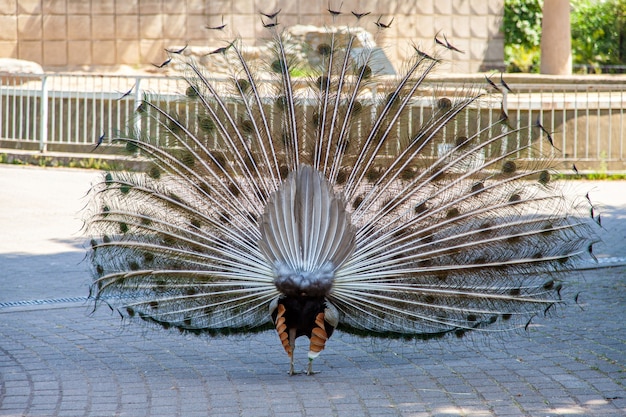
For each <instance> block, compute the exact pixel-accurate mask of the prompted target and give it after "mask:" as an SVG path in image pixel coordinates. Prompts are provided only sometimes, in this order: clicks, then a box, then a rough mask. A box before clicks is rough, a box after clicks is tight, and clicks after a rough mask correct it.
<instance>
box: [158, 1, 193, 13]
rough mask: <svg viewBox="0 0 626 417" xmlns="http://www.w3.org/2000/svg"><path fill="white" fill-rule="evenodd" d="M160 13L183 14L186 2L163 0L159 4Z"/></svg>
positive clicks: (185, 10) (185, 9)
mask: <svg viewBox="0 0 626 417" xmlns="http://www.w3.org/2000/svg"><path fill="white" fill-rule="evenodd" d="M161 7H162V10H161V11H162V13H163V14H164V15H165V14H185V13H187V10H188V9H187V3H185V2H182V1H181V2H178V1H165V2H163V4H162V5H161Z"/></svg>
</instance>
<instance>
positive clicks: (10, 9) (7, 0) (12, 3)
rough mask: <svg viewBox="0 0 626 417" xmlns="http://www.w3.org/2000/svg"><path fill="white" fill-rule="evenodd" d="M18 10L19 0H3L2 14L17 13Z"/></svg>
mask: <svg viewBox="0 0 626 417" xmlns="http://www.w3.org/2000/svg"><path fill="white" fill-rule="evenodd" d="M16 12H17V0H3V1H1V2H0V14H10V15H15V14H16Z"/></svg>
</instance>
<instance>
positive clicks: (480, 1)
mask: <svg viewBox="0 0 626 417" xmlns="http://www.w3.org/2000/svg"><path fill="white" fill-rule="evenodd" d="M469 3H470V10H471V13H472V15H474V16H477V15H478V16H482V15H486V14H487V13H489V1H487V0H470V1H469Z"/></svg>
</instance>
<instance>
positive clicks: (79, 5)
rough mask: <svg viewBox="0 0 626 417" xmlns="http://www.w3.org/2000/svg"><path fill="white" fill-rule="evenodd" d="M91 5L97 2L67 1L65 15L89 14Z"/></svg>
mask: <svg viewBox="0 0 626 417" xmlns="http://www.w3.org/2000/svg"><path fill="white" fill-rule="evenodd" d="M57 1H59V0H57ZM92 3H98V1H93V0H92V1H83V0H67V14H90V13H91V4H92Z"/></svg>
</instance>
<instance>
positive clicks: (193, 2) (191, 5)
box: [172, 0, 230, 14]
mask: <svg viewBox="0 0 626 417" xmlns="http://www.w3.org/2000/svg"><path fill="white" fill-rule="evenodd" d="M172 3H176V2H172ZM225 6H227V7H228V8H227V9H224V7H225ZM187 13H190V14H209V13H230V1H223V0H219V1H211V10H208V8H207V7H206V3H205V1H204V0H187Z"/></svg>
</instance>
